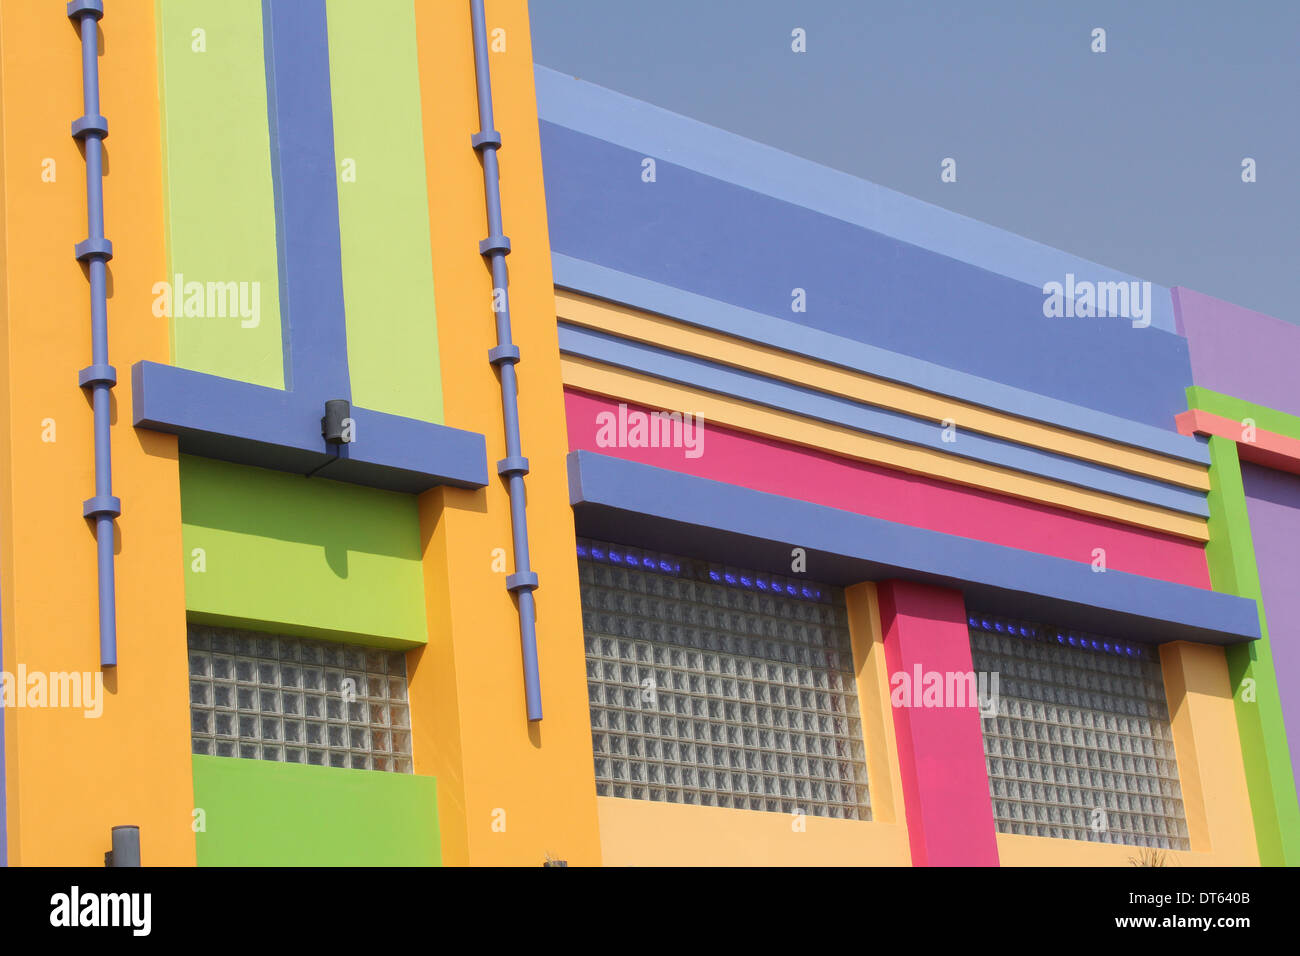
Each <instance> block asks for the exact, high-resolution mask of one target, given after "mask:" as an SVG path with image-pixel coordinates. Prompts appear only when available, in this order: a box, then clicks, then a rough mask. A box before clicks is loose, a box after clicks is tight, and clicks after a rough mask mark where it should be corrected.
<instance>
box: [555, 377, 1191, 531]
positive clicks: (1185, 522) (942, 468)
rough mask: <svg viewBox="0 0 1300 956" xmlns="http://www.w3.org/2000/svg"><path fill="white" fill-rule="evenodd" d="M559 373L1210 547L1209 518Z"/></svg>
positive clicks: (669, 390)
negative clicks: (1162, 532)
mask: <svg viewBox="0 0 1300 956" xmlns="http://www.w3.org/2000/svg"><path fill="white" fill-rule="evenodd" d="M561 368H562V371H563V377H564V384H565V385H569V386H572V387H574V388H580V389H584V390H586V391H590V392H596V393H598V394H601V395H608V396H611V397H614V398H619V399H623V400H624V401H629V402H635V403H637V404H642V405H649V406H651V407H654V408H665V409H670V410H681V411H688V412H692V413H695V414H700V415H703V416H704V418H705V421H706V422H707V421H712V422H716V423H718V424H721V425H727V426H730V427H733V428H736V429H739V430H741V431H746V432H751V433H753V434H756V435H767V436H770V437H772V438H777V439H780V440H781V441H786V442H790V443H791V444H796V445H802V446H805V447H808V448H815V449H818V450H823V451H829V452H833V453H834V454H837V455H843V456H845V457H847V458H855V459H858V460H859V461H867V462H872V463H875V464H881V465H885V466H887V467H890V468H896V469H898V470H900V471H906V472H911V473H913V474H918V475H927V476H929V477H932V478H940V479H942V480H944V481H950V482H953V483H955V484H959V485H966V486H968V487H972V488H981V489H984V490H987V491H996V492H1000V493H1001V494H1005V495H1011V496H1012V497H1015V498H1023V499H1025V500H1027V501H1035V502H1039V503H1040V504H1046V505H1053V506H1055V507H1058V508H1066V509H1069V510H1071V511H1077V512H1081V513H1083V514H1088V515H1095V516H1098V517H1102V518H1110V519H1112V520H1114V521H1122V522H1124V523H1125V524H1131V525H1137V526H1138V527H1142V528H1149V529H1151V530H1153V531H1164V532H1168V533H1170V534H1176V535H1178V536H1180V537H1184V538H1191V539H1193V540H1195V541H1208V540H1209V531H1208V529H1207V525H1206V521H1205V519H1204V518H1197V517H1195V516H1193V515H1186V514H1181V513H1179V512H1176V511H1170V510H1169V509H1167V508H1161V507H1158V506H1156V505H1149V504H1144V503H1142V502H1138V501H1129V500H1128V499H1125V498H1119V497H1116V496H1114V495H1108V494H1105V493H1103V492H1099V491H1091V490H1089V489H1087V488H1079V487H1076V486H1074V485H1067V484H1062V483H1061V482H1057V481H1051V480H1049V479H1046V478H1040V477H1038V476H1036V475H1026V474H1024V473H1022V472H1018V471H1011V470H1009V469H1006V468H1000V467H997V466H995V465H988V464H985V463H983V462H978V461H971V460H970V459H966V458H957V457H955V456H953V455H946V454H944V453H943V452H938V451H934V450H932V449H929V448H922V447H919V446H916V445H907V444H904V443H902V442H896V441H893V440H891V439H887V438H879V437H877V436H875V435H867V434H864V433H862V432H859V431H854V430H853V429H850V428H845V427H843V426H841V425H830V424H827V423H826V422H819V421H815V420H813V419H810V418H803V417H801V416H798V415H792V414H790V413H789V412H780V411H775V410H773V409H769V408H761V407H759V406H757V405H751V404H750V403H748V402H744V401H741V400H740V399H736V398H731V397H729V396H726V395H718V394H715V393H713V392H705V391H701V390H699V389H694V388H686V387H684V386H681V385H675V384H672V383H669V382H665V381H663V380H662V379H656V378H653V377H651V376H649V375H644V374H642V373H640V372H629V371H625V370H624V369H618V368H613V367H611V366H608V365H604V364H602V363H600V362H595V361H592V360H591V359H586V358H581V357H579V356H573V355H564V356H562V357H561Z"/></svg>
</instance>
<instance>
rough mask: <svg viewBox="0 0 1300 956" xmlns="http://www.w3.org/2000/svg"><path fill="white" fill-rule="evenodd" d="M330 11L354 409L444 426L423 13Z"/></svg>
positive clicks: (396, 4)
mask: <svg viewBox="0 0 1300 956" xmlns="http://www.w3.org/2000/svg"><path fill="white" fill-rule="evenodd" d="M326 12H327V15H328V18H329V45H330V95H331V97H332V100H333V106H334V156H335V164H336V171H337V175H338V195H339V233H340V238H341V241H342V251H343V299H344V303H345V308H346V313H347V330H348V368H349V369H350V370H351V374H352V400H353V401H354V402H355V403H356V404H358V405H360V406H362V407H364V408H371V409H374V410H376V411H380V412H389V413H391V414H393V415H404V416H406V417H407V418H418V419H422V420H424V421H430V422H439V423H441V422H442V384H441V372H440V366H439V361H438V326H437V321H436V319H435V308H434V296H433V253H432V250H431V248H430V242H429V204H428V193H427V187H426V185H425V161H424V132H423V123H422V120H421V115H422V114H421V109H420V75H419V51H418V50H417V49H416V46H415V7H414V5H413V4H412V3H411V0H367V2H365V3H358V2H356V0H329V2H328V3H327V4H326ZM465 137H466V143H465V148H466V149H469V141H468V137H469V134H468V133H466V134H465Z"/></svg>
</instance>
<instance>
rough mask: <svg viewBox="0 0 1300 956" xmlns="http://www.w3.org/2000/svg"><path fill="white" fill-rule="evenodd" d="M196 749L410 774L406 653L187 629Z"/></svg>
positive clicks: (223, 630)
mask: <svg viewBox="0 0 1300 956" xmlns="http://www.w3.org/2000/svg"><path fill="white" fill-rule="evenodd" d="M189 660H190V736H191V739H192V743H193V750H194V753H196V754H210V755H214V756H218V757H246V758H252V759H254V760H279V761H283V762H285V763H305V764H315V765H317V766H322V767H351V768H353V769H357V770H388V771H392V772H395V773H411V772H412V769H411V718H410V711H409V710H408V707H407V698H406V657H405V655H404V654H403V653H401V652H400V651H382V650H376V649H375V648H370V647H357V646H354V645H352V644H337V643H333V642H330V641H310V640H304V639H302V638H297V637H286V636H284V635H281V634H264V633H261V632H257V631H239V630H232V629H229V628H220V627H206V626H203V625H198V624H191V625H189Z"/></svg>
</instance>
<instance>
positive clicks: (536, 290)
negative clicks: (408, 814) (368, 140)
mask: <svg viewBox="0 0 1300 956" xmlns="http://www.w3.org/2000/svg"><path fill="white" fill-rule="evenodd" d="M487 23H488V29H489V32H490V31H492V30H494V29H496V28H498V27H500V28H503V29H504V30H505V40H506V50H505V52H497V53H493V54H491V70H492V87H493V100H494V105H495V109H496V126H497V129H498V130H499V131H500V132H501V136H502V140H503V144H504V145H503V148H502V149H501V150H500V161H501V174H502V185H501V193H502V209H503V217H504V226H505V232H506V235H508V236H509V237H510V240H511V243H512V245H513V251H512V252H511V253H510V256H509V258H508V259H507V264H508V266H509V269H510V300H511V313H512V318H513V324H514V341H515V344H516V345H518V346H519V348H520V350H521V352H522V355H523V359H522V361H521V362H520V364H519V365H518V373H519V382H520V397H519V407H520V419H521V429H522V435H523V452H524V454H525V455H526V456H527V457H528V459H529V461H530V463H531V468H532V470H531V473H530V474H529V475H528V477H527V479H526V483H527V489H528V520H529V534H530V543H531V550H532V566H533V569H534V570H535V571H536V572H537V573H538V575H539V578H540V582H541V583H540V588H539V590H538V591H537V592H535V593H536V598H537V632H538V654H539V658H540V669H541V686H542V704H543V708H544V715H545V716H544V719H543V720H542V721H541V722H540V723H537V724H533V725H530V724H529V723H528V721H527V717H526V713H525V709H524V686H523V671H522V663H521V656H520V649H519V618H518V613H517V610H516V607H515V603H514V600H513V598H512V597H511V596H510V595H509V593H508V592H507V591H506V589H505V576H506V574H507V573H509V572H512V571H514V557H513V554H512V553H511V551H512V549H511V536H510V512H509V501H508V496H507V494H506V491H505V486H504V484H503V482H501V481H500V479H498V478H497V477H496V475H495V467H494V466H495V462H496V461H498V460H499V459H501V458H503V457H504V456H505V435H504V426H503V419H502V411H501V392H500V384H499V381H498V379H497V376H496V373H495V371H494V370H493V368H492V366H491V365H489V364H488V360H487V352H488V349H489V348H491V347H492V346H494V345H495V344H496V331H495V323H494V321H493V318H494V317H493V313H492V282H491V275H490V270H489V268H488V265H487V263H486V262H485V261H484V260H483V258H482V257H481V256H480V255H479V254H478V240H480V239H482V238H483V237H484V236H486V235H487V217H486V206H485V201H484V192H483V173H482V167H481V166H480V164H479V160H478V157H477V155H476V154H475V153H474V151H473V150H472V149H471V147H470V136H471V135H472V134H473V133H475V132H477V131H478V128H479V127H478V114H477V99H476V94H475V85H474V60H473V46H472V41H471V33H470V15H469V4H468V3H446V2H444V0H417V2H416V28H417V33H418V42H419V48H420V84H421V98H422V108H423V111H424V143H425V152H426V158H427V169H428V183H429V190H428V192H429V220H430V223H431V225H432V227H431V233H432V235H431V238H432V243H433V268H434V292H435V296H436V300H437V312H438V339H439V349H440V357H441V362H442V374H443V389H444V395H445V412H446V423H447V424H448V425H452V426H455V427H458V428H467V429H471V430H473V431H477V432H481V433H483V434H484V435H486V436H487V454H488V462H489V466H490V468H491V470H492V471H493V477H492V480H491V482H490V483H489V485H488V487H487V488H486V489H483V490H480V491H461V490H456V489H435V490H433V491H430V492H427V493H426V494H425V495H423V496H422V497H421V500H420V514H421V521H422V526H423V532H424V546H425V552H424V565H425V592H426V601H427V603H428V608H429V646H428V647H427V648H425V649H423V650H421V651H417V652H413V659H412V663H413V664H414V666H413V667H412V668H411V673H412V679H411V690H410V692H411V700H412V713H413V715H414V717H413V720H414V724H415V726H414V731H415V734H414V746H415V760H416V772H417V773H423V774H432V775H434V776H436V777H437V778H438V793H439V815H440V818H441V820H442V846H443V860H444V862H446V863H449V864H464V863H471V864H507V865H525V866H538V865H540V864H541V863H542V862H543V860H544V859H545V858H546V856H547V855H548V854H549V855H550V856H552V857H555V858H560V859H565V860H567V861H568V862H569V863H570V865H574V866H577V865H584V864H597V863H599V862H600V859H601V853H600V843H599V839H598V836H597V815H596V789H595V776H594V770H593V764H592V753H591V727H590V717H589V714H588V711H587V683H586V665H585V660H584V652H583V641H582V617H581V610H580V605H579V596H578V572H577V562H576V560H575V557H574V555H575V542H574V532H573V517H572V511H571V509H570V508H569V504H568V500H569V499H568V481H567V477H566V473H565V454H566V452H567V450H568V440H567V436H566V434H565V426H564V406H563V391H562V387H561V379H560V360H559V345H558V341H557V336H556V328H555V296H554V289H553V286H552V278H551V260H550V247H549V243H548V232H547V222H546V205H545V198H544V194H543V190H542V166H541V148H540V144H539V140H538V128H537V108H536V97H535V94H534V90H533V63H532V53H531V49H530V43H529V28H528V11H527V5H526V4H525V3H523V2H521V0H497V2H489V3H488V4H487ZM498 548H499V549H503V551H502V552H499V553H498V554H504V564H503V565H498V567H503V570H493V561H494V553H493V552H494V549H498Z"/></svg>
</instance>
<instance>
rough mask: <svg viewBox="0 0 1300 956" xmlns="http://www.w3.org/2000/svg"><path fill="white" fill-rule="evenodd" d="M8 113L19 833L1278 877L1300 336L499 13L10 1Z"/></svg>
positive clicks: (1290, 749)
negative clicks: (711, 120)
mask: <svg viewBox="0 0 1300 956" xmlns="http://www.w3.org/2000/svg"><path fill="white" fill-rule="evenodd" d="M0 124H3V143H4V146H3V153H2V154H0V162H2V163H3V167H2V169H0V197H2V198H0V203H2V205H0V210H2V211H0V217H2V218H3V228H4V231H3V238H2V239H0V241H2V242H3V261H4V271H3V287H2V289H0V302H2V303H3V305H2V308H0V321H2V322H3V326H2V330H0V347H2V348H3V360H4V382H5V385H6V387H5V389H4V390H3V393H0V403H2V404H0V491H2V494H0V602H2V607H3V617H2V627H3V629H2V631H0V647H2V648H3V671H4V675H5V677H4V680H5V685H4V699H3V703H4V706H3V708H0V719H3V738H2V739H3V755H2V756H3V759H2V760H0V772H2V775H0V799H2V800H3V812H2V813H0V853H2V854H3V858H4V859H5V860H6V862H7V863H8V864H10V865H50V864H73V865H98V864H99V863H100V862H101V860H102V857H103V854H104V853H105V852H106V851H108V850H110V849H114V852H115V853H117V852H120V851H119V850H118V849H115V847H114V844H113V828H114V827H122V826H127V827H138V838H139V853H140V860H141V862H142V863H143V864H144V865H193V864H198V865H248V864H253V865H276V864H311V865H343V864H375V865H439V864H449V865H543V864H546V863H551V864H554V863H559V862H563V863H565V864H567V865H574V866H577V865H597V864H604V865H615V866H617V865H656V864H668V865H671V864H696V863H698V864H795V865H840V864H851V865H903V866H905V865H988V866H994V865H1101V866H1107V865H1110V866H1129V865H1130V862H1131V861H1132V860H1134V859H1137V860H1138V861H1139V862H1152V861H1154V860H1157V859H1168V860H1172V861H1174V862H1177V863H1179V864H1182V865H1256V864H1264V865H1287V864H1294V863H1296V862H1297V860H1298V859H1300V807H1298V806H1297V796H1296V785H1295V778H1294V774H1293V763H1294V760H1293V756H1294V754H1295V746H1296V743H1295V742H1296V741H1297V740H1300V725H1298V724H1297V722H1298V721H1300V698H1298V697H1297V694H1298V693H1300V691H1297V687H1300V651H1298V650H1297V648H1300V604H1297V599H1296V597H1295V587H1294V584H1293V582H1294V581H1295V580H1296V579H1297V573H1296V572H1297V571H1300V548H1298V547H1297V545H1296V541H1297V532H1300V477H1297V476H1298V475H1300V391H1298V390H1297V387H1296V385H1295V380H1294V376H1293V375H1291V374H1290V370H1291V369H1292V368H1293V367H1294V366H1295V365H1296V363H1297V362H1300V329H1297V328H1296V327H1294V326H1291V325H1288V324H1286V323H1283V322H1280V321H1278V320H1276V319H1272V318H1269V317H1267V316H1262V315H1259V314H1256V313H1250V312H1247V311H1246V310H1242V309H1239V308H1237V307H1235V306H1231V305H1229V304H1227V303H1223V302H1220V301H1218V300H1214V299H1211V298H1209V297H1207V296H1203V295H1200V294H1198V293H1194V292H1191V291H1189V290H1187V289H1182V288H1175V289H1167V288H1161V287H1159V286H1154V285H1152V284H1151V283H1143V282H1142V281H1141V280H1139V279H1137V278H1135V277H1133V276H1129V275H1124V274H1121V273H1119V272H1116V271H1114V270H1111V269H1107V268H1103V267H1100V266H1097V265H1095V264H1093V263H1090V262H1087V261H1085V260H1082V259H1079V258H1076V257H1074V256H1071V255H1069V254H1067V253H1064V252H1060V251H1057V250H1054V249H1050V248H1047V247H1044V246H1041V245H1039V244H1036V243H1033V242H1030V241H1027V240H1024V239H1021V238H1019V237H1016V236H1013V235H1010V234H1007V233H1005V232H1002V231H1000V230H997V229H995V228H993V227H990V226H986V225H983V224H981V223H977V222H974V221H971V220H968V219H965V218H963V217H960V216H957V215H955V214H952V213H949V212H946V211H944V210H941V209H938V208H935V207H932V206H929V205H926V204H924V203H921V202H919V201H917V200H913V199H910V198H908V197H905V196H902V195H899V194H897V193H893V192H891V191H889V190H886V189H883V188H880V187H877V186H874V185H872V184H870V183H866V182H863V181H861V180H857V179H854V178H852V177H850V176H847V175H845V174H842V173H838V172H834V171H832V170H829V169H826V168H824V167H820V166H817V165H815V164H813V163H810V162H808V161H805V160H802V159H798V158H795V157H793V156H790V155H788V154H785V153H781V152H779V151H776V150H773V149H770V148H768V147H765V146H761V145H759V144H756V143H753V142H749V141H746V140H744V139H741V138H739V137H736V136H734V135H731V134H728V133H724V132H721V131H719V130H716V129H713V128H710V127H708V126H705V125H703V124H700V123H697V122H695V121H692V120H688V119H686V118H684V117H681V116H677V115H674V114H671V113H668V112H665V111H663V110H660V109H657V108H655V107H653V106H650V105H647V104H644V103H640V102H637V101H634V100H631V99H628V98H626V97H624V96H621V95H618V94H615V93H611V92H609V91H606V90H603V89H600V88H598V87H595V86H593V85H591V84H588V83H584V82H582V81H580V80H578V79H575V78H571V77H568V76H564V75H561V74H558V73H555V72H553V71H550V70H547V69H545V68H542V67H539V66H535V65H534V63H533V60H532V55H531V50H530V41H529V26H528V17H527V8H526V4H525V3H523V2H522V0H488V2H486V4H484V3H483V2H481V0H464V2H443V0H436V2H435V0H414V2H412V0H384V2H369V3H355V2H349V0H294V2H288V0H231V2H227V3H222V4H208V3H199V2H197V0H159V2H157V3H153V4H151V3H126V2H114V0H105V2H102V3H101V2H100V0H73V2H72V3H70V4H68V5H67V9H66V10H64V9H62V8H61V7H60V6H58V5H45V4H9V5H6V6H5V7H3V8H2V9H0ZM69 124H71V129H70V126H69ZM110 127H111V134H110ZM1054 284H1055V285H1054ZM1053 289H1055V299H1053V292H1052V291H1051V290H1053ZM1067 313H1068V314H1067ZM1288 741H1290V743H1288Z"/></svg>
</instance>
